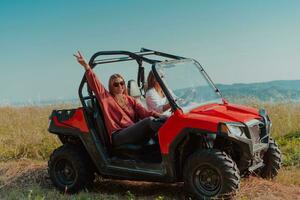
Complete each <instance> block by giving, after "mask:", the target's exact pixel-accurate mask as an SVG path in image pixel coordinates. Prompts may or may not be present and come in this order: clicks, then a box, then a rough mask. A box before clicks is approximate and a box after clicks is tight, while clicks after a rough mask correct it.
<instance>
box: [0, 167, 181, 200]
mask: <svg viewBox="0 0 300 200" xmlns="http://www.w3.org/2000/svg"><path fill="white" fill-rule="evenodd" d="M24 185H26V187H31V186H38V187H40V188H41V189H45V190H46V191H47V190H53V189H55V188H54V186H53V184H52V182H51V180H50V177H49V175H48V172H47V165H46V163H42V164H32V163H31V162H30V161H21V162H17V163H12V164H8V165H4V166H3V165H2V166H0V191H1V192H3V191H5V190H6V189H12V188H19V187H22V186H24ZM83 191H85V192H88V193H102V194H106V195H109V196H110V195H112V196H115V195H117V196H121V197H122V196H123V197H124V196H127V197H129V196H131V195H133V196H134V197H137V198H138V199H139V198H142V199H155V198H157V197H159V196H163V197H164V199H184V197H183V196H184V192H183V184H181V183H178V184H163V183H152V182H140V181H128V180H113V179H103V178H101V177H100V176H96V179H95V180H94V183H93V184H91V185H89V186H88V187H87V188H86V189H85V190H83Z"/></svg>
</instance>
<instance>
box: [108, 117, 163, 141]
mask: <svg viewBox="0 0 300 200" xmlns="http://www.w3.org/2000/svg"><path fill="white" fill-rule="evenodd" d="M165 121H166V118H158V119H155V118H153V117H147V118H145V119H143V120H141V121H139V122H137V123H135V124H133V125H131V126H129V127H127V128H124V129H122V130H119V131H117V132H115V133H113V134H112V142H113V145H114V146H119V145H122V144H145V143H146V142H147V141H149V140H150V138H152V137H154V136H155V134H156V133H157V131H158V130H159V128H160V127H161V126H162V125H163V124H164V122H165Z"/></svg>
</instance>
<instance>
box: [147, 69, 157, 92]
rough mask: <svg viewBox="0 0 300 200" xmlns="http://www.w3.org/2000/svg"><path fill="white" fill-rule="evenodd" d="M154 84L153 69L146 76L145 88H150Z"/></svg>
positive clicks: (153, 86)
mask: <svg viewBox="0 0 300 200" xmlns="http://www.w3.org/2000/svg"><path fill="white" fill-rule="evenodd" d="M155 86H156V79H155V77H154V74H153V71H152V70H151V71H150V72H149V74H148V78H147V90H150V89H151V88H155ZM155 89H156V88H155ZM156 90H157V89H156Z"/></svg>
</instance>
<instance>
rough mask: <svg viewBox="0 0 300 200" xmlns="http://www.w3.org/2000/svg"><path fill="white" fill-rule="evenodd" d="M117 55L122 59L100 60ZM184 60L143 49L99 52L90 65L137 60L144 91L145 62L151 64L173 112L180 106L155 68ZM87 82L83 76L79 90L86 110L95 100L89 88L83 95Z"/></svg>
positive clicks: (92, 58)
mask: <svg viewBox="0 0 300 200" xmlns="http://www.w3.org/2000/svg"><path fill="white" fill-rule="evenodd" d="M116 55H120V56H122V57H118V58H103V59H98V58H99V57H100V56H101V57H102V56H116ZM151 55H154V56H156V57H157V58H158V59H159V58H160V60H157V59H152V58H148V57H147V56H151ZM183 59H186V58H185V57H181V56H176V55H172V54H168V53H163V52H160V51H155V50H151V49H146V48H141V50H140V51H139V52H130V51H99V52H97V53H95V54H94V55H93V56H92V57H91V58H90V60H89V65H90V66H91V68H92V69H93V68H95V67H96V66H98V65H101V64H108V63H115V62H125V61H132V60H135V61H136V62H137V64H138V73H137V84H138V86H139V88H140V89H141V90H142V89H144V84H145V74H144V71H145V70H144V67H143V62H145V63H148V64H150V65H151V66H152V67H151V68H152V71H153V73H154V76H155V78H156V80H157V81H158V83H159V84H160V86H161V88H162V90H163V92H164V93H165V95H166V97H167V99H168V101H169V103H170V105H171V109H172V111H175V110H176V109H177V108H178V105H177V104H176V103H175V100H174V99H173V97H172V95H171V94H170V91H169V90H168V89H167V87H166V86H165V84H164V82H163V81H162V80H161V78H160V76H159V74H158V72H157V70H156V68H155V64H156V63H160V62H165V61H170V60H183ZM194 61H195V62H196V63H198V64H199V66H200V67H201V71H202V72H203V73H204V75H205V76H206V78H207V80H208V81H209V82H210V83H211V84H212V85H213V87H214V88H215V91H216V92H218V93H220V91H219V90H218V89H217V87H216V86H215V84H214V83H213V81H212V80H211V79H210V77H209V76H208V74H207V73H206V72H205V70H204V69H203V67H202V66H201V64H200V63H199V62H197V61H196V60H194ZM86 82H87V80H86V78H85V76H83V78H82V80H81V83H80V86H79V90H78V94H79V97H80V101H81V103H82V105H83V107H84V108H86V107H87V105H86V102H85V100H87V99H92V98H94V95H93V94H92V91H91V90H90V88H89V86H88V87H87V90H88V94H89V96H83V94H82V92H83V91H82V90H83V87H84V85H85V83H86Z"/></svg>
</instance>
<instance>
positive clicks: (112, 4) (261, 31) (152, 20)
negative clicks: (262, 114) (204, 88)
mask: <svg viewBox="0 0 300 200" xmlns="http://www.w3.org/2000/svg"><path fill="white" fill-rule="evenodd" d="M299 8H300V1H296V0H295V1H292V0H290V1H283V0H282V1H279V0H272V1H271V0H269V1H268V0H266V1H258V0H256V1H237V0H236V1H230V0H227V1H214V0H213V1H198V0H197V1H196V0H195V1H175V0H173V1H171V0H165V1H159V0H152V1H135V0H128V1H113V0H111V1H58V0H52V1H39V0H27V1H21V0H19V1H17V0H1V1H0V61H1V63H0V91H1V94H0V103H1V102H2V103H3V102H17V101H25V102H26V101H30V100H47V99H64V98H77V89H78V85H79V82H80V80H81V78H82V75H83V72H84V71H83V69H82V68H81V67H80V66H79V65H78V64H77V63H76V62H75V60H74V58H73V57H72V53H73V52H75V51H76V50H78V49H79V50H81V51H82V52H83V54H84V55H85V57H86V58H89V57H90V56H92V54H93V53H94V52H96V51H101V50H130V51H137V50H139V49H140V47H147V48H152V49H157V50H161V51H166V52H170V53H173V54H177V55H182V56H186V57H191V58H195V59H197V60H198V61H199V62H200V63H202V64H203V66H204V68H205V69H206V71H207V72H208V73H209V74H210V76H211V77H212V79H213V80H214V81H215V82H217V83H237V82H243V83H249V82H262V81H270V80H292V79H300V56H299V52H300V37H299V35H300V23H299V19H300V12H299ZM120 73H122V72H120ZM124 73H127V72H124ZM109 75H110V74H108V73H104V72H103V74H101V76H103V79H104V81H105V78H104V77H108V76H109Z"/></svg>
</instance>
